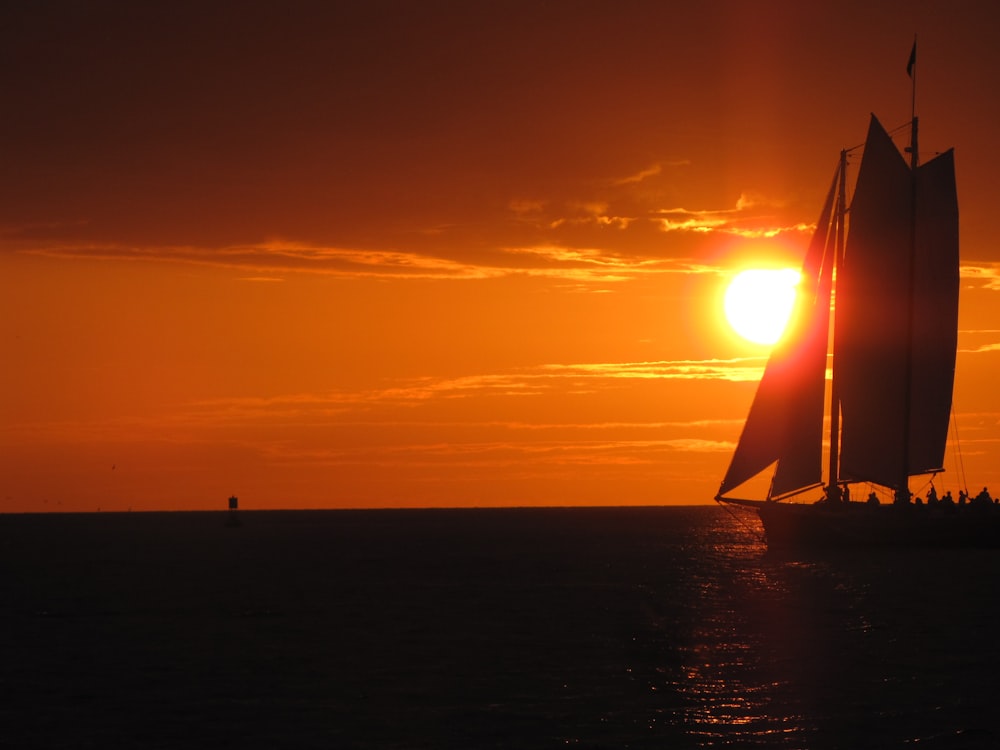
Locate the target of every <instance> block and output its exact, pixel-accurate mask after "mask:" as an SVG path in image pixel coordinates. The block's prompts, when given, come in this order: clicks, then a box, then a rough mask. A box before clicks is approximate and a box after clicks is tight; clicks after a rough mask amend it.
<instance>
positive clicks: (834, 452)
mask: <svg viewBox="0 0 1000 750" xmlns="http://www.w3.org/2000/svg"><path fill="white" fill-rule="evenodd" d="M838 182H839V185H838V188H837V190H838V192H837V236H836V246H835V249H834V260H833V268H834V272H836V270H837V269H839V268H840V267H841V264H842V263H843V262H844V245H845V239H846V238H845V232H844V224H845V218H846V216H847V150H846V149H844V150H842V151H841V152H840V174H839V177H838ZM834 304H836V293H835V294H834ZM831 362H832V366H831V370H832V377H831V379H830V481H829V482H827V487H829V493H830V499H832V500H840V499H841V498H842V496H841V492H840V389H839V388H838V387H837V360H836V358H835V357H834V358H833V359H832V360H831Z"/></svg>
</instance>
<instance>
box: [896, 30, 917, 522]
mask: <svg viewBox="0 0 1000 750" xmlns="http://www.w3.org/2000/svg"><path fill="white" fill-rule="evenodd" d="M906 72H907V73H908V74H909V76H910V81H911V84H912V93H911V96H910V146H909V148H907V149H906V150H907V151H908V152H909V154H910V274H909V275H910V283H909V285H908V286H907V300H906V303H907V311H908V312H907V319H906V379H905V383H906V392H905V393H904V394H903V397H904V399H905V401H904V402H903V415H904V416H903V467H902V476H901V477H900V479H899V487H898V488H897V489H896V501H897V502H900V503H909V502H910V430H911V423H912V414H911V411H912V405H913V403H912V402H913V329H914V326H913V317H914V313H915V310H914V305H916V302H917V301H916V293H915V289H914V287H915V285H916V268H917V167H918V166H919V164H920V153H919V149H918V147H917V124H918V121H917V39H916V36H914V38H913V51H912V52H910V61H909V63H907V66H906Z"/></svg>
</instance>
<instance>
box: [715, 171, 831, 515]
mask: <svg viewBox="0 0 1000 750" xmlns="http://www.w3.org/2000/svg"><path fill="white" fill-rule="evenodd" d="M836 187H837V179H836V178H835V179H834V184H833V185H832V186H831V187H830V192H829V194H828V195H827V198H826V203H825V205H824V206H823V211H822V214H821V216H820V220H819V223H818V224H817V227H816V232H815V233H814V234H813V237H812V241H811V242H810V245H809V249H808V252H807V254H806V259H805V263H804V265H803V268H802V280H801V281H800V282H799V289H798V293H797V294H796V304H795V310H794V311H793V314H792V317H791V319H790V322H789V326H790V328H789V330H787V331H786V332H785V335H784V336H783V337H782V339H781V341H779V343H778V344H776V345H775V348H774V349H773V350H772V352H771V356H770V358H769V359H768V361H767V365H766V366H765V368H764V374H763V376H762V377H761V380H760V383H759V385H758V386H757V393H756V394H755V396H754V400H753V403H752V405H751V407H750V413H749V415H748V416H747V421H746V424H745V425H744V426H743V433H742V434H741V435H740V440H739V443H737V446H736V451H735V452H734V453H733V458H732V461H731V462H730V464H729V470H728V471H727V472H726V476H725V478H724V479H723V481H722V486H721V487H720V488H719V495H720V496H721V495H723V494H725V493H726V492H729V491H730V490H732V489H734V488H735V487H737V486H739V485H741V484H743V483H744V482H746V481H747V480H749V479H751V478H753V477H754V476H756V475H757V474H759V473H760V472H762V471H764V470H765V469H767V468H768V467H769V466H771V465H772V464H774V463H775V462H777V468H776V470H775V475H774V479H773V481H772V486H771V494H772V496H781V495H785V494H789V493H792V492H795V491H796V490H800V489H803V488H805V487H810V486H813V485H816V484H819V483H820V481H821V478H822V471H823V469H822V459H823V457H822V443H823V396H824V389H825V382H826V358H827V344H828V337H829V326H830V287H831V277H832V266H833V263H832V260H833V258H832V253H828V252H827V251H828V250H829V249H830V248H829V245H830V242H829V240H830V237H831V231H830V227H831V224H830V218H831V214H832V207H833V199H834V195H835V193H836Z"/></svg>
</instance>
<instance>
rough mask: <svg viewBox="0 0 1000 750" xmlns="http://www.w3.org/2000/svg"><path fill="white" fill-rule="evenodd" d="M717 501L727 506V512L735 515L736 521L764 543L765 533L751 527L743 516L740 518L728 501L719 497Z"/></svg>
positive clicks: (724, 506)
mask: <svg viewBox="0 0 1000 750" xmlns="http://www.w3.org/2000/svg"><path fill="white" fill-rule="evenodd" d="M715 502H717V503H718V504H719V505H721V506H722V507H723V508H725V510H726V513H728V514H729V515H731V516H732V517H733V520H734V521H736V523H738V524H739V525H740V526H742V527H743V528H744V529H746V530H747V531H749V532H750V534H751V535H753V536H754V537H756V539H757V541H758V542H761V543H763V542H765V541H767V540H766V539H764V535H763V534H761V533H759V532H758V531H757V529H755V528H753V527H751V526H750V524H748V523H747V522H746V521H744V520H743V519H742V518H740V517H739V516H738V515H736V511H734V510H733V509H732V508H731V507H730V506H729V504H728V503H724V502H722V501H721V500H719V499H718V498H716V499H715Z"/></svg>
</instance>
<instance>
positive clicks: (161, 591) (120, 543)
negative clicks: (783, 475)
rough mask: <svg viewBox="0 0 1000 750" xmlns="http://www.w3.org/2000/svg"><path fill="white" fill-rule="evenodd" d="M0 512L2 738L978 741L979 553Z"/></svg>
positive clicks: (985, 609) (631, 517) (696, 510)
mask: <svg viewBox="0 0 1000 750" xmlns="http://www.w3.org/2000/svg"><path fill="white" fill-rule="evenodd" d="M240 520H241V523H240V525H239V526H229V525H227V517H226V515H225V514H223V513H141V514H140V513H133V514H92V515H37V516H36V515H25V516H17V515H10V516H0V566H2V567H0V570H2V577H0V628H2V631H0V632H2V633H3V636H4V637H3V638H2V639H0V694H2V696H3V700H0V744H3V745H4V746H9V747H17V748H30V747H46V748H49V747H72V748H89V747H101V748H103V747H107V746H109V745H114V746H123V747H143V748H201V747H205V748H208V747H211V748H226V747H232V748H276V747H288V748H556V747H559V748H565V747H571V748H718V747H734V748H744V747H750V748H924V747H931V748H994V747H998V746H1000V730H998V729H997V727H996V726H995V718H994V717H995V714H996V711H995V708H996V700H997V696H998V686H1000V645H998V643H1000V622H998V620H997V614H998V611H1000V608H998V606H997V604H996V601H997V585H996V581H997V576H998V574H1000V553H998V552H996V551H968V552H966V551H949V550H936V551H931V552H923V553H921V552H916V551H892V552H884V553H879V552H874V553H873V552H868V553H859V552H852V553H844V554H830V553H827V554H826V555H824V556H822V557H820V556H817V557H814V558H811V557H808V556H802V557H798V558H795V557H784V558H778V557H774V556H772V555H770V554H768V553H767V552H766V550H765V547H764V545H763V544H762V542H761V540H760V538H759V533H760V529H759V526H758V525H757V524H756V522H755V520H754V518H753V517H752V516H750V515H745V514H739V515H738V516H734V515H731V514H730V513H728V512H727V511H726V510H724V509H722V508H718V507H692V508H617V509H516V510H421V511H288V512H285V511H281V512H264V511H258V512H245V511H242V512H241V516H240Z"/></svg>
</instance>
